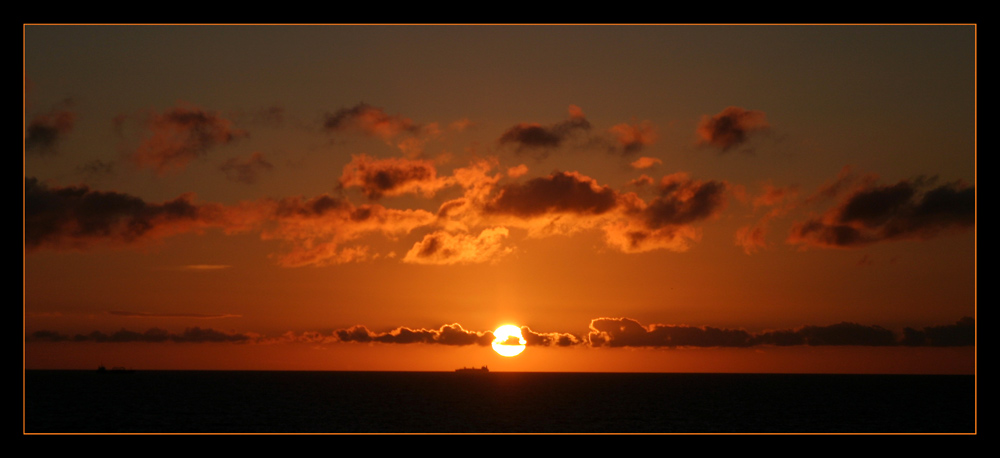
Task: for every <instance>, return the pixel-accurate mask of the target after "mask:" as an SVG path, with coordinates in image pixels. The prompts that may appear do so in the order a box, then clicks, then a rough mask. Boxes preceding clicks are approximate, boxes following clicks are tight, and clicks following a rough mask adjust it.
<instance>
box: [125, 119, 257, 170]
mask: <svg viewBox="0 0 1000 458" xmlns="http://www.w3.org/2000/svg"><path fill="white" fill-rule="evenodd" d="M147 127H148V129H149V132H150V133H149V136H147V137H146V138H145V139H144V140H143V141H142V143H141V144H140V145H139V148H138V149H137V150H136V151H135V153H134V154H133V155H132V158H133V159H134V160H135V162H136V164H138V165H139V166H140V167H148V168H151V169H153V170H155V171H156V172H157V173H165V172H168V171H174V170H182V169H184V168H185V167H187V165H188V163H190V162H191V161H193V160H195V159H197V158H199V157H201V156H204V155H205V154H206V153H207V152H208V150H209V149H211V148H213V147H215V146H220V145H226V144H229V143H232V142H234V141H236V140H237V139H239V138H242V137H246V136H248V134H247V132H246V131H244V130H242V129H237V128H236V127H234V126H233V123H232V122H231V121H229V120H228V119H225V118H223V117H221V116H219V114H217V113H215V112H211V111H206V110H203V109H201V108H198V107H194V106H188V105H181V106H178V107H175V108H171V109H169V110H167V111H165V112H163V113H162V114H156V115H153V116H152V117H151V118H150V120H149V122H148V125H147Z"/></svg>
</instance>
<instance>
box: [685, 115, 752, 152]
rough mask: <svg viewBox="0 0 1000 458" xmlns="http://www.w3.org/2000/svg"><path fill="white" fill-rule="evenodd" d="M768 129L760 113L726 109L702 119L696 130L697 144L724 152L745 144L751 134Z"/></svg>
mask: <svg viewBox="0 0 1000 458" xmlns="http://www.w3.org/2000/svg"><path fill="white" fill-rule="evenodd" d="M769 127H770V126H769V125H768V123H767V118H766V116H764V113H763V112H761V111H754V110H745V109H743V108H740V107H728V108H726V109H725V110H722V111H721V112H720V113H719V114H717V115H715V116H704V117H702V119H701V123H700V124H698V130H697V133H698V144H700V145H709V146H714V147H716V148H719V149H721V150H722V152H726V151H729V150H730V149H731V148H734V147H737V146H740V145H742V144H744V143H746V141H747V139H748V138H749V136H750V135H751V134H753V133H755V132H759V131H763V130H767V129H768V128H769Z"/></svg>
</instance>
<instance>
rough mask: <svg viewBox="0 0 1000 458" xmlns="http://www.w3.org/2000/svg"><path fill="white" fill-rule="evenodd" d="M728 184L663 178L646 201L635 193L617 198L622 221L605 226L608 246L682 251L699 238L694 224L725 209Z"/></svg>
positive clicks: (683, 176) (678, 175)
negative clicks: (655, 192) (656, 194)
mask: <svg viewBox="0 0 1000 458" xmlns="http://www.w3.org/2000/svg"><path fill="white" fill-rule="evenodd" d="M726 190H727V185H726V183H725V182H719V181H699V180H692V179H690V178H689V177H688V176H687V174H684V173H675V174H672V175H667V176H665V177H663V179H662V180H661V181H660V183H659V185H658V191H659V196H657V197H655V198H653V199H652V200H650V201H649V202H645V201H644V200H642V199H640V198H639V197H638V196H637V195H636V194H635V193H626V194H623V195H622V196H621V198H620V205H621V207H622V208H621V214H622V218H620V219H618V220H616V221H613V222H611V223H609V224H607V225H605V226H604V231H605V236H606V240H607V243H608V244H609V245H611V246H612V247H615V248H617V249H619V250H621V251H623V252H626V253H640V252H644V251H650V250H655V249H666V250H671V251H685V250H687V249H688V248H689V247H690V244H691V243H692V242H694V241H697V240H699V239H700V237H701V235H700V232H699V231H698V230H697V229H696V228H694V227H693V226H692V224H693V223H696V222H699V221H704V220H708V219H711V218H714V217H716V216H717V215H718V214H719V213H720V212H721V211H722V210H723V209H724V208H725V206H726V198H725V194H726Z"/></svg>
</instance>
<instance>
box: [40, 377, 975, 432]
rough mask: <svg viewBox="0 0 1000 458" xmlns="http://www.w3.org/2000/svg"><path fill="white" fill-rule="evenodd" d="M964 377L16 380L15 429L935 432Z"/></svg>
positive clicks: (962, 404)
mask: <svg viewBox="0 0 1000 458" xmlns="http://www.w3.org/2000/svg"><path fill="white" fill-rule="evenodd" d="M974 383H975V380H974V378H973V376H928V375H785V374H599V373H596V374H595V373H489V374H456V373H442V372H228V371H146V372H142V371H140V372H136V373H133V374H98V373H96V372H93V371H27V372H26V373H25V431H26V432H28V433H43V432H50V433H73V432H137V433H144V432H178V433H195V432H207V433H230V432H232V433H236V432H284V433H313V432H315V433H365V432H382V433H406V432H414V433H420V432H424V433H453V432H482V433H490V432H498V433H518V432H541V433H545V432H548V433H638V432H641V433H672V432H674V433H678V432H679V433H697V432H876V433H886V432H939V433H971V432H974V429H975V418H974V417H975V395H974V390H975V386H974Z"/></svg>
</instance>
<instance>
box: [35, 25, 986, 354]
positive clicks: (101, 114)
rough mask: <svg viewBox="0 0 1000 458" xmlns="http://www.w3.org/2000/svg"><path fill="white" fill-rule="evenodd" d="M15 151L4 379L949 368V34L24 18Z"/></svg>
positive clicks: (952, 299) (970, 82)
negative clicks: (146, 372)
mask: <svg viewBox="0 0 1000 458" xmlns="http://www.w3.org/2000/svg"><path fill="white" fill-rule="evenodd" d="M23 158H24V304H23V306H24V308H23V312H24V317H23V318H24V340H25V344H24V364H25V367H26V368H29V369H44V368H67V369H93V368H96V367H97V366H98V365H99V364H105V365H108V366H129V367H134V368H136V369H264V370H270V369H274V370H286V369H288V370H416V371H439V370H444V371H448V370H453V369H455V368H457V367H461V366H481V365H489V367H490V369H491V370H502V371H637V372H670V371H684V372H689V371H695V372H889V373H972V372H974V370H975V351H976V348H975V345H974V342H975V323H976V321H975V318H976V28H975V26H973V25H920V26H899V25H896V26H872V25H853V26H816V25H802V26H790V25H787V26H750V25H744V26H735V25H734V26H722V25H705V26H695V25H622V26H611V25H581V26H568V25H562V26H557V25H551V26H540V25H511V26H495V25H468V26H454V25H452V26H447V25H439V26H429V25H384V26H363V25H336V26H335V25H316V26H306V25H297V26H293V25H289V26H264V25H246V26H235V25H229V26H194V25H188V26H180V25H172V26H171V25H160V26H122V25H109V26H97V25H26V26H25V27H24V155H23ZM503 324H514V325H517V326H520V327H521V328H522V334H523V336H524V338H525V340H526V341H527V348H526V350H525V351H524V352H523V353H521V354H520V355H518V356H515V357H512V358H505V357H502V356H499V355H498V354H497V353H495V352H494V351H493V349H492V348H491V346H490V343H491V342H492V341H493V335H492V330H494V329H496V328H497V327H498V326H500V325H503Z"/></svg>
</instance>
